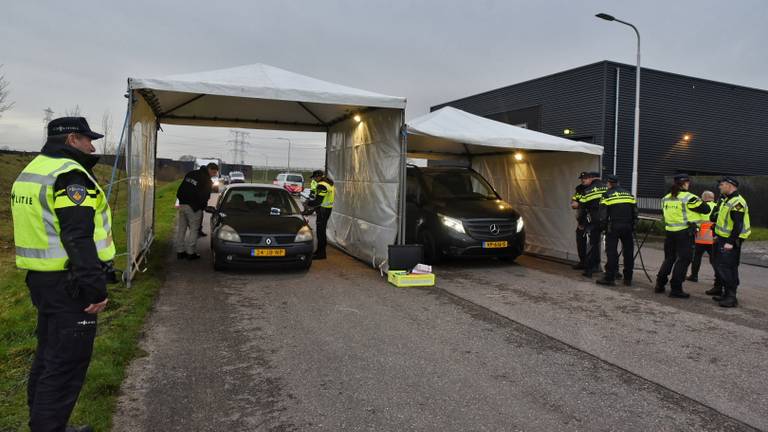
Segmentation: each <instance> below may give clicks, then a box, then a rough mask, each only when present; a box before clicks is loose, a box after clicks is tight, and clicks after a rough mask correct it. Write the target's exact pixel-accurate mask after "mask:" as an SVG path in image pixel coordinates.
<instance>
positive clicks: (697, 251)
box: [691, 243, 717, 277]
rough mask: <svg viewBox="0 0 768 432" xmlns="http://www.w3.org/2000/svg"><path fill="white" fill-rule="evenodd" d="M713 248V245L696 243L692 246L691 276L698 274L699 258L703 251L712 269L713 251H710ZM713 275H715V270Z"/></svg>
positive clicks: (713, 263) (701, 256) (713, 264)
mask: <svg viewBox="0 0 768 432" xmlns="http://www.w3.org/2000/svg"><path fill="white" fill-rule="evenodd" d="M713 248H714V245H709V244H699V243H696V245H695V246H694V247H693V260H692V261H691V276H694V277H698V276H699V269H700V268H701V258H703V257H704V254H705V253H706V254H707V257H708V258H709V263H710V264H711V265H712V269H714V268H715V261H714V259H713V255H714V252H713V251H712V249H713ZM715 277H717V270H715Z"/></svg>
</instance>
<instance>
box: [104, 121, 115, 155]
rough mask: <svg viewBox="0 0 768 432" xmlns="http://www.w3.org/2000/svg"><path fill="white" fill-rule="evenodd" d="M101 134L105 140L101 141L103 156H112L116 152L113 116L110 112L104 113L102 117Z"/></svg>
mask: <svg viewBox="0 0 768 432" xmlns="http://www.w3.org/2000/svg"><path fill="white" fill-rule="evenodd" d="M101 133H102V134H103V135H104V138H102V139H101V154H112V153H114V151H115V148H114V146H113V145H112V115H111V114H110V113H109V110H107V111H104V114H103V115H102V116H101Z"/></svg>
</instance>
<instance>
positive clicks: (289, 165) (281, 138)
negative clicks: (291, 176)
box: [275, 137, 292, 171]
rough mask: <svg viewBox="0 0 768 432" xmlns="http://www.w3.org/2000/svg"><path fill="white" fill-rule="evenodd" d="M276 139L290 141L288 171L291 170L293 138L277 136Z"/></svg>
mask: <svg viewBox="0 0 768 432" xmlns="http://www.w3.org/2000/svg"><path fill="white" fill-rule="evenodd" d="M275 139H279V140H284V141H288V171H290V170H291V144H292V142H291V139H290V138H283V137H277V138H275Z"/></svg>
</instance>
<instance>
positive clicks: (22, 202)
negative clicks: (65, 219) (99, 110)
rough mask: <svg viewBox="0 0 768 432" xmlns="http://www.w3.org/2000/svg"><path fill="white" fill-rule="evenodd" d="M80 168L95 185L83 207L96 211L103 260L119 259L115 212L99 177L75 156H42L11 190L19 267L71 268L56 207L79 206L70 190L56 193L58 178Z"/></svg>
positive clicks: (95, 233) (96, 238)
mask: <svg viewBox="0 0 768 432" xmlns="http://www.w3.org/2000/svg"><path fill="white" fill-rule="evenodd" d="M71 171H80V172H82V173H83V174H85V175H86V176H87V177H88V179H90V180H91V182H92V183H93V184H94V185H95V186H94V187H95V189H88V190H86V191H85V194H86V196H85V197H84V198H83V201H82V203H81V204H80V205H81V206H88V207H92V208H93V209H94V210H95V212H94V216H93V217H94V221H93V223H94V230H93V242H94V243H95V245H96V250H97V252H98V255H99V259H100V260H101V261H104V262H106V261H111V260H112V259H114V258H115V244H114V242H113V241H112V212H111V210H110V208H109V203H108V202H107V197H106V195H105V194H104V191H103V190H102V189H101V187H100V186H99V184H98V183H97V182H96V180H95V179H94V178H93V177H92V176H91V175H90V173H88V171H87V170H86V169H85V168H83V166H82V165H80V164H79V163H77V162H76V161H74V160H72V159H67V158H53V157H50V156H45V155H39V156H37V157H36V158H35V159H33V160H32V162H30V163H29V165H27V167H26V168H24V170H23V171H22V172H21V174H19V176H18V178H16V181H15V182H14V183H13V188H12V190H11V212H12V214H13V237H14V243H15V244H16V266H17V267H19V268H22V269H27V270H36V271H60V270H65V269H66V268H67V262H68V261H69V258H68V255H67V251H66V250H65V249H64V246H63V245H62V243H61V239H60V234H61V227H60V226H59V219H58V216H56V209H57V208H63V207H69V206H74V205H76V204H75V203H74V202H72V200H70V199H69V197H68V196H67V194H66V192H64V193H61V192H60V193H59V194H57V196H54V190H53V189H54V184H55V183H56V178H57V177H58V176H59V175H61V174H64V173H68V172H71Z"/></svg>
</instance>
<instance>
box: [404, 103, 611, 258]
mask: <svg viewBox="0 0 768 432" xmlns="http://www.w3.org/2000/svg"><path fill="white" fill-rule="evenodd" d="M407 131H408V137H407V139H408V143H407V146H408V155H409V156H411V157H417V158H426V159H445V158H448V159H463V160H465V162H466V163H467V165H468V166H470V167H472V168H473V169H475V170H476V171H478V172H479V173H480V174H482V175H483V176H484V177H485V178H486V179H487V180H489V181H490V182H491V184H492V185H493V186H494V188H495V189H496V191H497V192H499V194H500V195H501V197H502V198H504V199H505V200H506V201H508V202H509V203H510V204H512V206H513V207H514V208H515V209H516V210H517V211H518V212H519V213H520V215H522V217H523V219H524V220H525V232H526V237H525V239H526V250H527V251H528V252H532V253H537V254H541V255H546V256H551V257H557V258H563V259H576V258H577V254H576V250H575V245H574V242H573V241H572V238H573V236H572V235H571V234H570V233H572V232H573V230H574V229H575V228H576V220H575V218H574V217H573V210H571V208H570V205H569V203H570V197H571V195H572V194H573V186H574V184H575V183H576V182H577V181H578V180H577V177H578V173H579V172H581V171H597V170H599V169H600V156H601V155H602V154H603V148H602V147H601V146H598V145H594V144H588V143H584V142H580V141H572V140H569V139H564V138H560V137H556V136H552V135H547V134H544V133H541V132H536V131H532V130H529V129H525V128H520V127H516V126H512V125H508V124H506V123H501V122H498V121H495V120H490V119H487V118H484V117H480V116H476V115H474V114H470V113H468V112H464V111H461V110H458V109H456V108H452V107H445V108H441V109H439V110H437V111H434V112H432V113H429V114H427V115H425V116H423V117H419V118H417V119H414V120H412V121H410V122H409V123H408V125H407ZM517 150H523V151H524V152H525V153H526V154H525V156H524V157H523V158H516V157H515V155H514V153H515V152H516V151H517Z"/></svg>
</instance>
